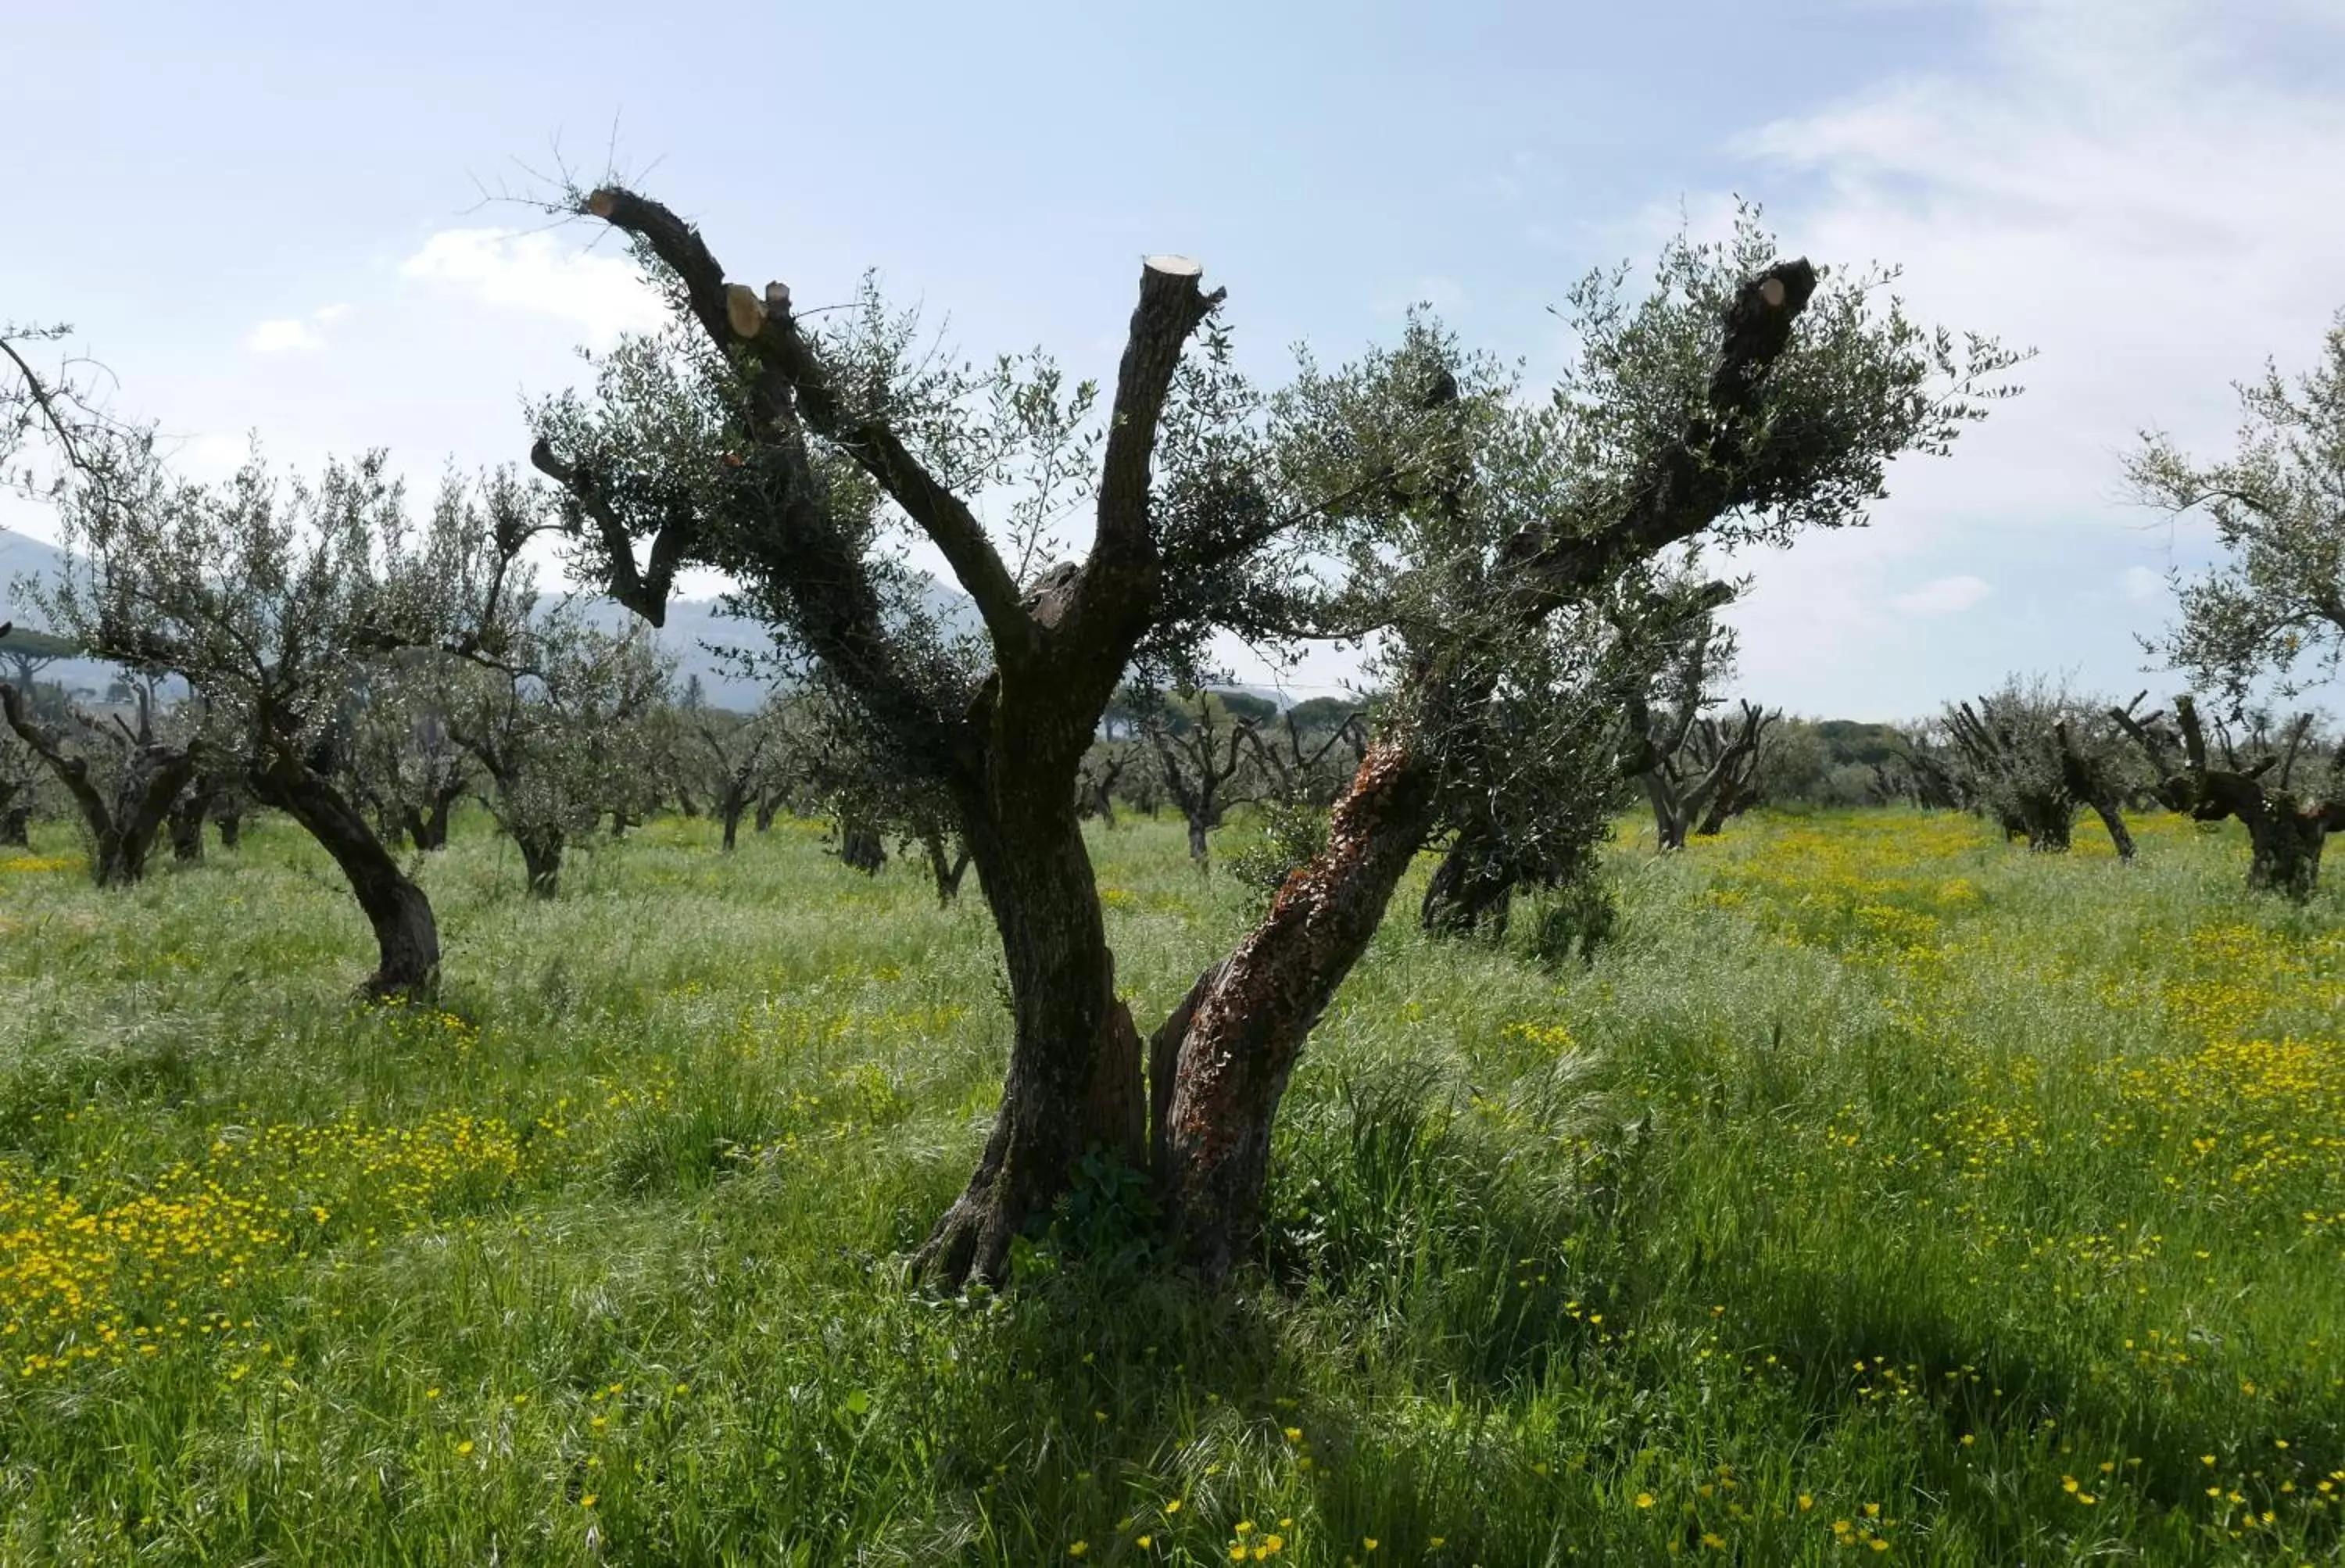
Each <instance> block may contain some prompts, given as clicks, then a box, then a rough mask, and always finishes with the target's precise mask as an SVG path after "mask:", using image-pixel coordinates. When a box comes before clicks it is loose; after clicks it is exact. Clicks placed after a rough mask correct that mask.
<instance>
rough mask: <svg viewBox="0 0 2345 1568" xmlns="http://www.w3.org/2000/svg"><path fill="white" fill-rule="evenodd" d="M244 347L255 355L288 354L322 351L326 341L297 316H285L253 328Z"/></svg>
mask: <svg viewBox="0 0 2345 1568" xmlns="http://www.w3.org/2000/svg"><path fill="white" fill-rule="evenodd" d="M244 346H245V347H246V348H248V349H250V350H251V351H253V352H254V353H256V354H289V353H298V352H302V351H308V350H311V349H322V348H324V347H325V346H326V340H325V339H324V338H322V337H320V336H319V335H318V332H317V330H316V329H315V328H313V327H311V326H310V323H309V322H307V321H303V320H301V319H300V318H299V316H286V317H282V318H280V319H279V320H277V321H263V322H261V323H260V325H259V326H257V327H255V328H253V329H252V335H251V336H250V337H249V338H247V339H245V340H244Z"/></svg>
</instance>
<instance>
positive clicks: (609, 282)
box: [399, 229, 665, 343]
mask: <svg viewBox="0 0 2345 1568" xmlns="http://www.w3.org/2000/svg"><path fill="white" fill-rule="evenodd" d="M399 271H400V276H401V277H402V278H407V279H411V280H415V281H418V282H422V283H426V284H430V285H432V286H435V287H439V288H442V289H446V290H452V291H453V292H455V293H459V294H462V295H463V296H465V297H467V298H469V299H471V300H474V301H476V302H478V303H480V304H483V305H487V306H490V307H492V308H493V309H497V310H505V311H524V312H528V313H532V314H536V315H543V316H552V317H553V318H556V319H557V320H560V321H565V322H567V323H569V324H570V325H571V326H573V327H574V328H576V329H578V330H579V331H582V332H584V333H585V334H586V336H587V337H588V338H589V339H590V340H592V341H595V342H598V343H607V342H609V341H611V340H613V339H614V338H616V337H618V336H619V335H620V334H621V333H623V332H627V331H645V330H648V329H650V328H652V327H655V326H657V325H658V324H659V322H660V321H662V320H663V319H664V317H665V308H664V307H663V306H662V304H661V302H660V299H659V296H658V295H657V294H656V293H655V291H654V290H653V289H652V287H651V285H650V284H649V283H647V282H645V280H644V277H643V274H642V272H641V271H640V270H637V268H636V266H635V264H634V262H633V261H631V260H627V259H625V258H624V257H620V256H604V255H597V254H594V253H593V252H591V251H584V250H577V249H570V248H568V247H565V246H563V244H561V243H560V242H559V241H558V240H557V239H555V237H554V236H553V235H552V234H548V233H543V232H528V233H524V232H517V231H515V230H513V229H442V230H441V231H440V232H438V233H436V234H434V235H432V236H431V238H430V239H426V240H425V241H424V242H423V246H422V248H421V249H419V250H417V251H416V252H415V254H414V255H412V256H410V257H409V258H408V259H407V260H405V261H403V262H401V264H400V269H399Z"/></svg>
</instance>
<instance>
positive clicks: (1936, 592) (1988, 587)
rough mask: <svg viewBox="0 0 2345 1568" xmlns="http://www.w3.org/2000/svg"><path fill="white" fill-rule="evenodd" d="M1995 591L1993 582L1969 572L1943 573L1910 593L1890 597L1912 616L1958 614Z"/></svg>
mask: <svg viewBox="0 0 2345 1568" xmlns="http://www.w3.org/2000/svg"><path fill="white" fill-rule="evenodd" d="M1994 592H1995V585H1994V584H1993V583H1990V582H1988V581H1987V580H1986V579H1985V577H1974V576H1972V575H1970V574H1969V573H1967V572H1965V573H1962V574H1960V575H1956V576H1952V577H1940V578H1938V579H1937V580H1936V581H1934V582H1929V583H1924V584H1923V585H1921V586H1920V587H1918V588H1915V589H1913V590H1912V591H1910V592H1908V593H1903V594H1899V595H1896V596H1893V598H1891V599H1890V601H1889V606H1890V608H1892V609H1895V610H1902V611H1903V612H1904V613H1905V614H1907V615H1909V616H1958V615H1960V614H1962V613H1963V612H1964V610H1967V609H1970V608H1972V607H1974V606H1976V605H1978V604H1979V603H1981V602H1982V601H1984V600H1985V598H1986V596H1988V595H1989V594H1992V593H1994Z"/></svg>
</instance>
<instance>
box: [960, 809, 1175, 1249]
mask: <svg viewBox="0 0 2345 1568" xmlns="http://www.w3.org/2000/svg"><path fill="white" fill-rule="evenodd" d="M1029 786H1030V780H1028V779H1023V778H1017V777H1011V778H1008V779H1000V780H998V781H997V782H996V785H995V787H994V788H986V787H984V786H965V787H964V788H963V789H961V790H960V791H959V793H960V794H961V795H962V797H963V799H962V800H961V806H962V818H963V821H964V823H965V824H966V830H967V831H968V834H969V838H968V848H969V853H970V855H971V856H972V858H973V859H974V860H975V862H976V865H977V872H978V878H979V881H980V884H981V885H982V887H983V889H984V892H985V901H986V903H987V904H988V905H989V906H990V909H991V910H992V912H993V920H994V924H995V926H996V927H997V928H998V929H999V931H1000V935H1001V947H1002V956H1003V959H1004V961H1005V964H1006V967H1007V969H1008V972H1009V979H1010V1012H1011V1015H1012V1018H1013V1021H1014V1023H1013V1029H1014V1033H1013V1037H1012V1040H1011V1044H1010V1071H1009V1074H1008V1076H1007V1078H1006V1080H1005V1081H1004V1083H1003V1085H1002V1091H1001V1108H1000V1112H999V1113H998V1115H996V1116H995V1118H994V1124H993V1131H992V1134H991V1135H990V1136H989V1137H988V1138H987V1140H986V1145H985V1152H984V1154H983V1156H981V1157H980V1159H979V1161H978V1166H977V1172H976V1174H975V1175H974V1176H971V1177H970V1178H969V1186H968V1187H967V1189H966V1190H964V1191H963V1192H962V1194H961V1196H960V1197H959V1199H958V1200H956V1201H955V1202H954V1204H953V1206H952V1207H951V1208H950V1209H949V1210H948V1211H947V1212H946V1214H945V1217H943V1218H942V1219H941V1220H939V1222H938V1224H937V1227H936V1230H935V1232H934V1233H933V1234H932V1235H931V1236H930V1237H929V1241H928V1244H927V1246H926V1247H923V1248H922V1249H921V1252H920V1256H919V1267H920V1268H923V1269H928V1270H933V1271H934V1272H935V1273H936V1274H938V1275H939V1277H941V1278H946V1279H949V1280H954V1281H959V1280H961V1279H965V1278H976V1279H981V1280H996V1279H999V1278H1000V1277H1001V1275H1002V1273H1003V1272H1004V1269H1005V1268H1006V1266H1007V1264H1008V1262H1009V1256H1010V1242H1011V1241H1012V1239H1014V1237H1016V1235H1017V1233H1018V1230H1019V1227H1021V1226H1022V1225H1024V1224H1025V1223H1026V1221H1027V1220H1028V1218H1029V1217H1031V1216H1039V1215H1044V1214H1048V1213H1049V1212H1050V1209H1051V1205H1052V1204H1053V1203H1054V1202H1055V1201H1056V1200H1057V1199H1058V1197H1059V1195H1060V1194H1061V1193H1062V1192H1064V1191H1065V1190H1066V1188H1067V1186H1068V1184H1069V1182H1070V1181H1071V1179H1072V1177H1073V1175H1074V1172H1075V1171H1076V1169H1077V1167H1078V1166H1079V1164H1080V1162H1081V1158H1082V1156H1084V1155H1085V1154H1087V1153H1091V1152H1094V1151H1097V1152H1100V1153H1103V1154H1105V1155H1106V1156H1109V1157H1111V1158H1113V1159H1117V1160H1121V1161H1122V1162H1123V1163H1124V1164H1126V1165H1128V1166H1132V1168H1134V1169H1139V1168H1141V1167H1142V1165H1143V1163H1144V1161H1145V1158H1146V1149H1147V1142H1146V1116H1147V1107H1146V1104H1145V1099H1144V1096H1143V1094H1142V1084H1141V1069H1140V1033H1139V1031H1138V1030H1137V1029H1136V1028H1135V1027H1134V1026H1133V1024H1132V1013H1131V1010H1130V1009H1128V1008H1127V1007H1125V1006H1124V1004H1123V1003H1122V1002H1121V1001H1120V1000H1118V999H1117V997H1116V994H1115V958H1114V955H1113V954H1112V953H1111V952H1109V951H1108V945H1107V930H1106V927H1105V925H1104V923H1103V921H1101V913H1100V900H1099V884H1098V880H1097V878H1096V877H1095V876H1094V874H1093V872H1092V870H1091V857H1090V855H1089V854H1088V852H1087V851H1086V850H1085V849H1084V847H1083V835H1082V826H1081V820H1080V819H1079V818H1078V817H1077V816H1076V813H1075V800H1074V790H1073V789H1072V788H1071V780H1070V788H1068V789H1064V790H1053V789H1030V787H1029ZM971 797H974V798H971Z"/></svg>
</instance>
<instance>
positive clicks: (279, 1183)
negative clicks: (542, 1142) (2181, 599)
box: [0, 1113, 523, 1377]
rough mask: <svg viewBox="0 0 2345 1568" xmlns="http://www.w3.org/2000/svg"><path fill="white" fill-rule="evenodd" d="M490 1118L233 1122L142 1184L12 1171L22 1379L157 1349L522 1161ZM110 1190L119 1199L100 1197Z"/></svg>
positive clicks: (7, 1310)
mask: <svg viewBox="0 0 2345 1568" xmlns="http://www.w3.org/2000/svg"><path fill="white" fill-rule="evenodd" d="M522 1160H523V1155H522V1147H521V1144H520V1141H519V1140H518V1139H517V1138H516V1137H515V1135H514V1134H513V1131H512V1129H510V1128H508V1127H507V1126H506V1125H504V1124H503V1122H502V1121H499V1120H497V1119H495V1118H493V1117H490V1118H480V1117H474V1116H469V1115H458V1114H454V1113H444V1114H442V1115H436V1116H432V1117H431V1118H429V1119H427V1120H425V1121H424V1122H422V1123H420V1124H418V1125H414V1126H411V1127H397V1126H371V1125H366V1124H364V1123H361V1122H360V1121H359V1120H358V1119H357V1118H355V1117H344V1118H341V1119H340V1120H337V1121H333V1122H328V1123H325V1124H322V1125H278V1126H269V1127H263V1128H260V1129H259V1130H258V1131H254V1132H251V1133H249V1134H244V1133H228V1132H224V1133H223V1134H222V1135H221V1136H220V1137H219V1138H218V1140H216V1141H215V1142H214V1143H213V1145H211V1147H210V1149H209V1150H208V1151H207V1153H206V1154H205V1156H203V1157H202V1158H200V1159H198V1160H189V1161H182V1162H180V1163H178V1164H176V1165H173V1166H169V1167H167V1168H166V1169H164V1170H163V1171H161V1172H159V1173H157V1174H156V1175H155V1176H152V1177H150V1178H148V1179H147V1180H145V1181H144V1182H142V1183H139V1184H138V1185H137V1186H136V1187H135V1188H133V1187H131V1186H128V1184H125V1183H120V1182H119V1181H118V1179H117V1178H113V1177H112V1176H110V1174H109V1173H107V1172H106V1171H103V1170H95V1169H76V1170H74V1171H72V1172H70V1173H68V1174H65V1175H59V1174H36V1173H34V1172H32V1171H30V1170H27V1169H25V1168H24V1167H22V1166H0V1339H5V1341H6V1342H7V1344H8V1346H9V1348H10V1350H11V1351H12V1353H13V1354H14V1356H15V1359H16V1362H17V1372H18V1375H19V1376H20V1377H30V1376H32V1375H34V1374H36V1373H39V1372H44V1371H52V1370H56V1369H61V1368H63V1367H66V1366H69V1365H72V1364H74V1363H76V1362H77V1361H91V1360H99V1359H114V1358H119V1357H121V1356H124V1355H126V1354H130V1353H132V1352H133V1350H134V1348H135V1350H136V1352H137V1353H141V1354H148V1355H152V1354H155V1353H157V1351H158V1349H159V1348H160V1347H161V1345H162V1344H163V1343H164V1342H165V1341H167V1340H170V1339H178V1338H182V1337H185V1336H186V1335H187V1334H188V1333H190V1332H195V1333H209V1332H211V1331H212V1329H211V1328H209V1327H208V1326H207V1325H209V1324H210V1323H212V1322H213V1320H214V1319H216V1318H218V1316H219V1309H218V1307H217V1306H207V1307H198V1306H196V1305H194V1303H195V1302H196V1301H198V1299H200V1298H212V1299H213V1300H214V1301H215V1302H218V1301H222V1300H225V1299H227V1298H228V1297H230V1296H231V1295H232V1294H233V1293H234V1292H235V1291H236V1290H237V1289H238V1288H239V1287H240V1286H242V1285H244V1284H245V1283H247V1282H248V1281H249V1280H250V1279H251V1278H253V1277H254V1276H256V1275H258V1274H259V1273H262V1272H264V1271H267V1270H269V1269H273V1268H282V1267H284V1266H286V1265H287V1264H289V1263H290V1262H292V1261H293V1260H296V1259H299V1258H300V1257H305V1256H307V1255H309V1254H310V1253H312V1252H314V1251H317V1250H320V1249H321V1248H323V1247H330V1246H332V1245H334V1244H336V1243H337V1242H339V1241H342V1240H346V1239H359V1240H366V1241H371V1240H379V1239H381V1237H383V1236H384V1235H386V1234H397V1233H399V1232H401V1231H405V1230H408V1229H411V1228H412V1227H415V1226H417V1225H419V1224H421V1223H422V1222H423V1221H424V1220H425V1219H427V1218H428V1217H430V1216H431V1214H432V1213H434V1212H435V1211H436V1210H438V1209H440V1208H442V1207H445V1206H446V1205H447V1204H448V1203H449V1202H451V1201H452V1200H455V1199H458V1198H461V1197H464V1196H486V1195H487V1194H490V1193H492V1192H493V1191H495V1190H497V1189H500V1188H502V1187H503V1186H505V1185H506V1184H508V1183H510V1182H512V1181H513V1179H514V1178H515V1177H516V1176H518V1175H519V1174H520V1172H521V1168H522ZM108 1186H118V1187H120V1188H121V1190H119V1191H118V1193H117V1195H115V1196H92V1195H93V1194H97V1193H104V1192H105V1191H106V1190H107V1187H108Z"/></svg>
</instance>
